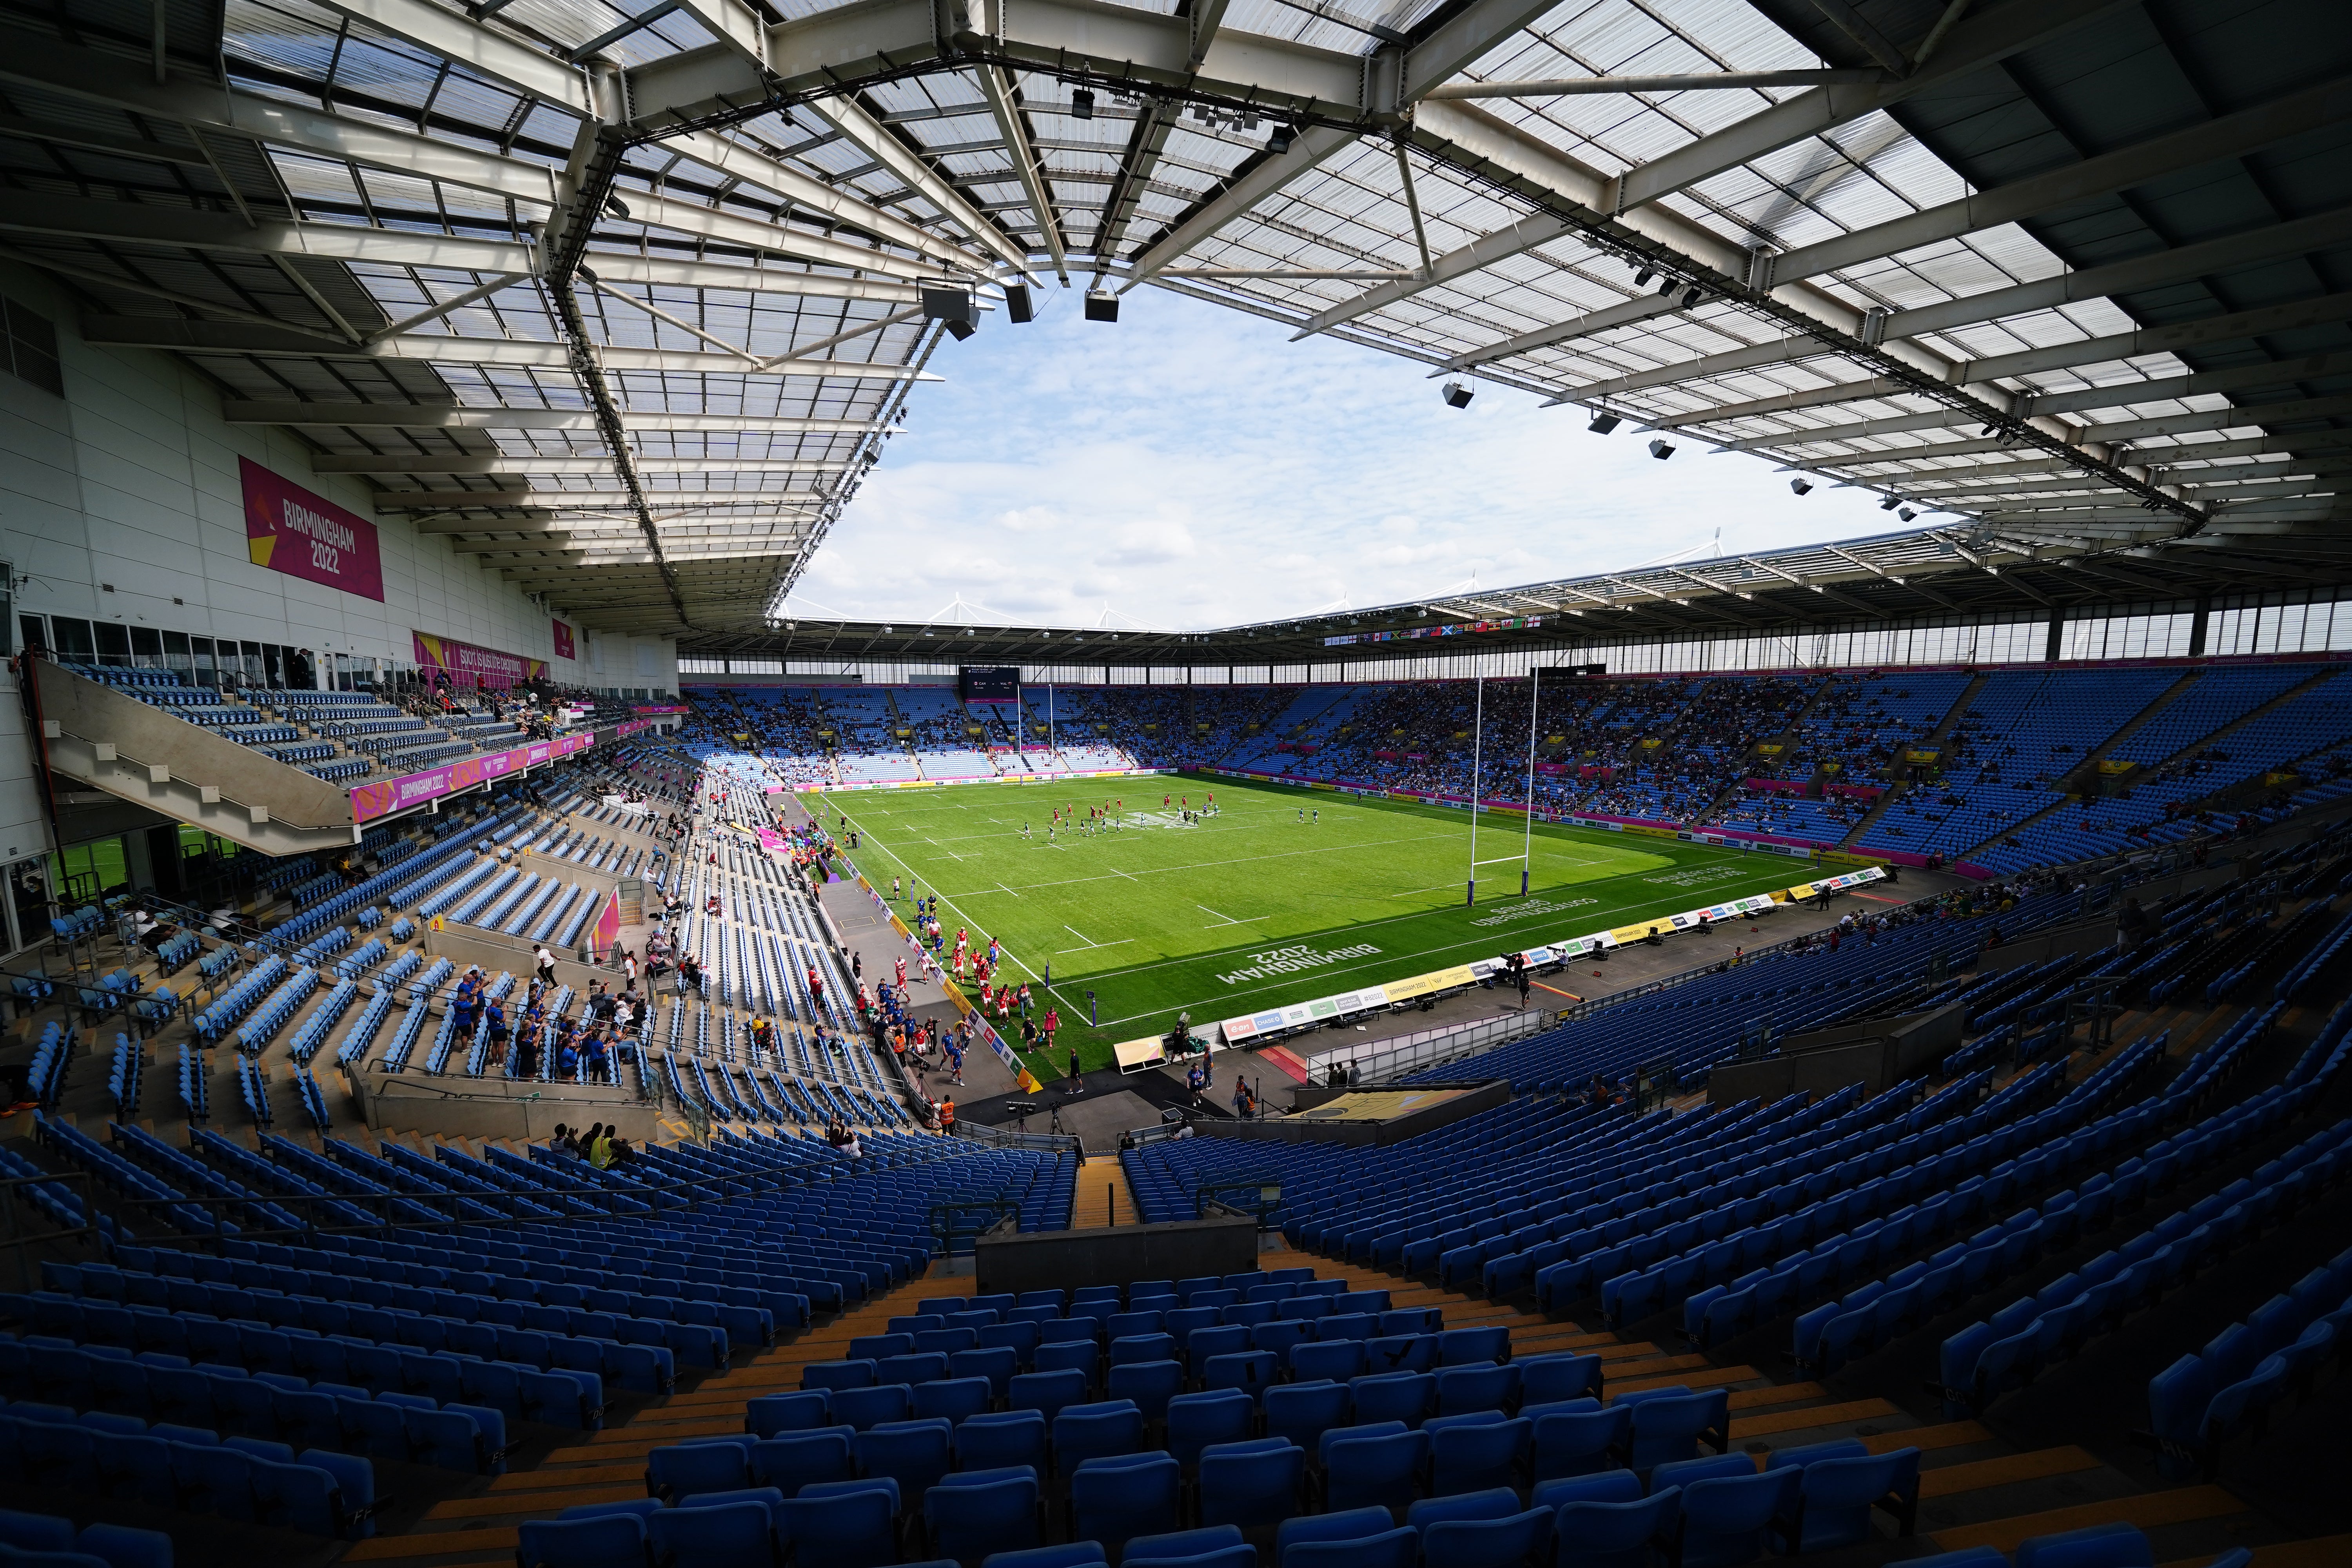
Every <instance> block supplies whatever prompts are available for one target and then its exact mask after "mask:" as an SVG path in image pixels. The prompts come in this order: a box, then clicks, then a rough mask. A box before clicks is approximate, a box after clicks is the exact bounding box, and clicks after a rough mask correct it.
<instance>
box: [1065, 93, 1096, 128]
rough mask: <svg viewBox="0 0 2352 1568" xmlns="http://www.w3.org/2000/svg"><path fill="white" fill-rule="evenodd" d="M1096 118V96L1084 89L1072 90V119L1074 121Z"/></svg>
mask: <svg viewBox="0 0 2352 1568" xmlns="http://www.w3.org/2000/svg"><path fill="white" fill-rule="evenodd" d="M1094 117H1095V95H1094V94H1093V93H1091V92H1088V91H1087V89H1085V88H1082V87H1081V88H1076V89H1072V91H1071V93H1070V118H1071V119H1073V120H1092V119H1093V118H1094Z"/></svg>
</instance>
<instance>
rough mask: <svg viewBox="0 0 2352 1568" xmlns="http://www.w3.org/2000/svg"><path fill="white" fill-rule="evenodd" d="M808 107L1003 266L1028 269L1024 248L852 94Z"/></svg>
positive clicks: (846, 140) (1027, 256)
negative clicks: (976, 241)
mask: <svg viewBox="0 0 2352 1568" xmlns="http://www.w3.org/2000/svg"><path fill="white" fill-rule="evenodd" d="M810 108H811V110H813V111H814V113H816V114H817V115H819V116H821V117H823V119H824V121H825V122H826V123H827V124H829V125H831V126H832V127H833V128H834V129H835V131H837V132H840V133H841V136H842V139H843V140H844V141H845V142H848V143H849V144H850V145H851V146H853V147H855V148H856V149H857V150H858V151H859V152H861V153H865V154H866V156H867V157H869V158H871V159H873V160H874V161H875V162H876V163H879V164H881V165H882V166H883V167H884V168H886V169H887V170H889V171H890V173H891V174H893V175H894V176H896V177H897V178H898V181H899V183H901V184H904V185H905V186H906V187H907V188H908V190H910V191H912V192H914V193H915V194H916V195H919V196H920V197H922V198H923V200H925V201H927V202H929V203H930V205H932V206H934V207H936V208H938V209H939V211H940V215H941V216H944V217H945V218H946V219H947V220H948V221H949V222H950V223H951V224H954V225H955V226H957V227H959V228H961V229H962V230H963V231H964V232H965V233H967V234H969V235H971V237H973V238H974V239H976V240H978V241H979V242H980V243H981V244H982V245H983V246H985V247H988V249H989V250H991V251H992V252H993V253H994V254H995V255H996V256H997V257H999V258H1001V259H1002V260H1003V262H1004V263H1005V264H1006V265H1007V266H1009V267H1011V268H1013V269H1014V270H1015V271H1018V272H1026V271H1027V270H1028V269H1029V253H1028V252H1027V251H1026V250H1024V249H1023V248H1022V247H1020V246H1018V245H1016V244H1014V243H1013V240H1012V239H1011V238H1010V237H1007V236H1006V234H1005V233H1004V231H1003V229H1001V228H999V227H997V226H995V225H994V224H992V223H991V222H990V221H989V220H988V216H987V215H986V214H985V213H982V211H981V210H980V209H979V208H978V207H976V206H974V205H972V203H971V198H970V197H968V196H966V195H964V194H963V193H962V192H961V191H960V190H958V189H957V188H956V187H955V185H954V184H953V183H952V182H951V181H950V180H949V179H948V177H947V176H946V175H944V174H940V172H939V171H938V170H936V169H934V168H932V167H931V166H930V165H929V163H924V162H923V160H922V157H921V156H920V154H919V153H916V152H915V150H914V149H913V148H911V147H909V146H908V145H907V144H906V143H905V142H901V141H899V140H898V136H897V134H896V133H894V132H892V131H891V130H890V128H889V127H888V126H887V125H885V124H883V123H882V122H881V121H878V120H877V119H875V118H874V116H873V115H871V114H869V113H867V112H866V109H865V108H864V106H863V105H861V104H859V103H858V102H857V101H856V100H855V99H851V98H828V99H823V100H819V101H817V102H815V103H814V104H812V105H810Z"/></svg>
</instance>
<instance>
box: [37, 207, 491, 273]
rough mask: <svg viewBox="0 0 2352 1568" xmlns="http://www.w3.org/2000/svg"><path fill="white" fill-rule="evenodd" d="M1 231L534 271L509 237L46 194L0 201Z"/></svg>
mask: <svg viewBox="0 0 2352 1568" xmlns="http://www.w3.org/2000/svg"><path fill="white" fill-rule="evenodd" d="M0 229H8V230H14V231H16V232H17V233H20V234H47V235H56V236H58V237H65V238H72V239H104V240H114V241H119V242H122V243H126V244H133V245H167V246H182V247H186V248H188V249H192V250H217V251H225V252H231V253H236V254H240V255H247V256H311V257H319V258H325V259H329V260H334V261H380V262H383V263H384V264H385V265H387V266H393V267H440V268H450V269H452V270H455V271H460V272H529V271H530V270H531V263H530V251H529V249H528V248H526V247H523V246H520V245H514V244H509V243H508V242H507V241H504V240H491V239H459V238H457V237H453V236H450V235H440V234H420V233H413V232H409V231H406V230H393V229H380V228H361V227H358V226H351V225H343V224H327V223H281V222H278V221H276V220H273V219H268V218H264V219H260V220H259V221H257V222H254V223H247V222H246V221H245V220H244V219H243V218H241V217H239V216H237V215H236V214H234V213H213V212H201V211H198V210H196V209H194V208H192V207H166V206H160V205H154V204H152V203H136V202H112V201H99V200H94V199H91V198H89V197H85V196H62V195H47V194H44V195H42V197H41V199H40V200H39V201H37V202H9V203H0Z"/></svg>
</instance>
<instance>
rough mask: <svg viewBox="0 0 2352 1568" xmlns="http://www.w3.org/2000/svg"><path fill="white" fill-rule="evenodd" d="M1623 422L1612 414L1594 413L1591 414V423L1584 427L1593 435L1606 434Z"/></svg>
mask: <svg viewBox="0 0 2352 1568" xmlns="http://www.w3.org/2000/svg"><path fill="white" fill-rule="evenodd" d="M1623 423H1625V421H1624V420H1623V419H1622V418H1620V417H1619V416H1616V415H1614V414H1596V415H1594V416H1592V423H1591V424H1590V425H1587V426H1585V428H1586V429H1587V430H1590V431H1591V432H1592V433H1593V434H1594V435H1595V436H1606V435H1608V434H1609V432H1611V431H1612V430H1614V429H1616V428H1617V426H1620V425H1622V424H1623Z"/></svg>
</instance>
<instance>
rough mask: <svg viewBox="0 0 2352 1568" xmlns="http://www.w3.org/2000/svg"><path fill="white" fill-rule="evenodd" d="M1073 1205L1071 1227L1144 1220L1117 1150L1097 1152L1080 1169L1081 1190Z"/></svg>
mask: <svg viewBox="0 0 2352 1568" xmlns="http://www.w3.org/2000/svg"><path fill="white" fill-rule="evenodd" d="M1073 1200H1074V1201H1073V1202H1072V1204H1071V1207H1070V1228H1071V1229H1072V1230H1092V1229H1095V1228H1097V1226H1110V1225H1137V1224H1139V1223H1141V1222H1140V1219H1139V1216H1138V1215H1137V1214H1136V1212H1135V1194H1132V1193H1130V1192H1129V1191H1128V1188H1127V1171H1126V1168H1125V1167H1124V1166H1122V1165H1121V1164H1120V1163H1119V1159H1118V1155H1116V1154H1097V1155H1094V1156H1093V1157H1091V1158H1090V1159H1088V1160H1087V1163H1086V1164H1085V1165H1083V1166H1082V1167H1080V1168H1079V1171H1078V1185H1077V1191H1076V1194H1073Z"/></svg>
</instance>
